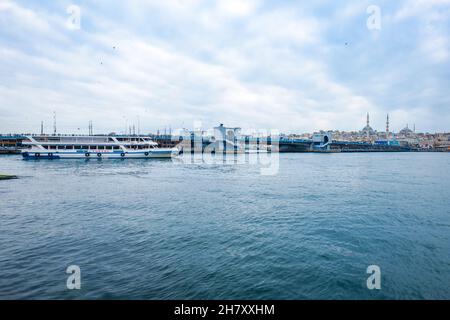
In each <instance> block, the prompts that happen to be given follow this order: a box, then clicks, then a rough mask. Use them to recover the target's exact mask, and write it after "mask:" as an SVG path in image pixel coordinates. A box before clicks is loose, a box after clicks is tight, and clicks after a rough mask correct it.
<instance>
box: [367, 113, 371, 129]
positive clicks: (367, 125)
mask: <svg viewBox="0 0 450 320" xmlns="http://www.w3.org/2000/svg"><path fill="white" fill-rule="evenodd" d="M369 122H370V121H369V113H368V112H367V127H369Z"/></svg>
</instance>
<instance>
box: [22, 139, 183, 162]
mask: <svg viewBox="0 0 450 320" xmlns="http://www.w3.org/2000/svg"><path fill="white" fill-rule="evenodd" d="M22 144H23V146H24V147H25V148H24V149H23V151H22V156H23V157H24V159H81V158H83V159H91V158H93V159H103V158H106V159H125V158H133V159H135V158H170V157H173V156H176V155H178V153H179V151H178V149H177V148H159V147H158V144H157V143H156V142H154V141H153V140H151V139H150V138H148V137H139V136H63V135H58V136H48V135H41V136H27V137H26V139H24V140H23V142H22Z"/></svg>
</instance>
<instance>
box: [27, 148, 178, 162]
mask: <svg viewBox="0 0 450 320" xmlns="http://www.w3.org/2000/svg"><path fill="white" fill-rule="evenodd" d="M177 155H178V151H177V150H156V151H147V152H120V153H113V152H110V153H109V152H105V153H88V152H86V153H81V152H80V153H75V152H74V153H65V152H53V153H49V152H29V151H26V152H23V153H22V156H23V158H24V159H26V160H39V159H47V160H48V159H50V160H52V159H86V160H89V159H93V160H95V159H99V160H101V159H151V158H172V157H175V156H177Z"/></svg>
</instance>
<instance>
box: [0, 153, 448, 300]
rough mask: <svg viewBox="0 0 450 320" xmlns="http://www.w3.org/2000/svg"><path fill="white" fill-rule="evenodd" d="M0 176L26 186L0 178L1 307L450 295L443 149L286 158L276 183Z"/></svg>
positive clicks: (190, 170)
mask: <svg viewBox="0 0 450 320" xmlns="http://www.w3.org/2000/svg"><path fill="white" fill-rule="evenodd" d="M0 173H7V174H17V175H19V176H20V179H18V180H10V181H0V298H1V299H11V298H19V299H47V298H50V299H98V298H103V299H122V298H125V299H340V298H343V299H391V298H393V299H406V298H412V299H431V298H438V299H442V298H446V299H449V298H450V154H448V153H447V154H444V153H442V154H441V153H370V154H364V153H360V154H356V153H355V154H281V155H280V164H279V173H278V174H276V175H273V176H264V175H261V174H260V167H259V166H258V165H256V164H242V163H233V162H231V163H227V164H222V165H221V164H201V163H198V164H195V165H193V164H182V163H179V162H172V161H170V160H126V161H121V160H109V161H96V160H95V161H84V160H80V161H78V160H54V161H48V160H41V161H23V160H21V158H20V157H18V156H2V157H0ZM73 264H75V265H78V266H80V268H81V276H82V288H81V290H78V291H77V290H75V291H70V290H68V289H67V288H66V279H67V276H68V275H67V274H66V273H65V270H66V268H67V266H69V265H73ZM372 264H376V265H378V266H380V268H381V272H382V288H381V290H374V291H371V290H368V289H367V287H366V279H367V277H368V276H369V275H368V274H366V268H367V266H369V265H372Z"/></svg>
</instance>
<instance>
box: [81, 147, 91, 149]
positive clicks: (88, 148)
mask: <svg viewBox="0 0 450 320" xmlns="http://www.w3.org/2000/svg"><path fill="white" fill-rule="evenodd" d="M81 149H89V146H83V147H82V148H81Z"/></svg>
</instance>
